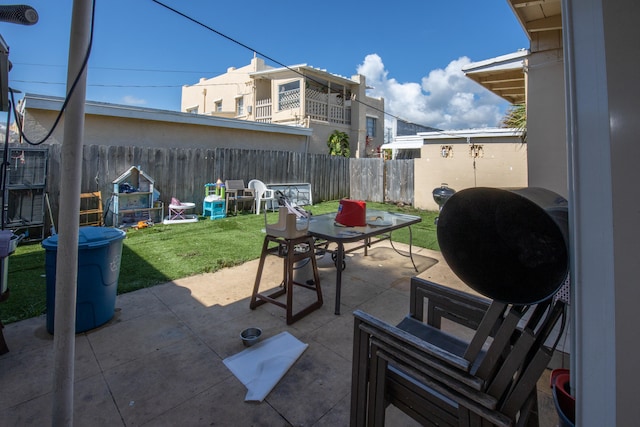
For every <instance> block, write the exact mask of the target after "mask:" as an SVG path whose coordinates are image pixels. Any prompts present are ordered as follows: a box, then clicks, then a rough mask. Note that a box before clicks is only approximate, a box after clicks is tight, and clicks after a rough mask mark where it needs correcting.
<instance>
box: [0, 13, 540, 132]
mask: <svg viewBox="0 0 640 427" xmlns="http://www.w3.org/2000/svg"><path fill="white" fill-rule="evenodd" d="M159 1H162V2H163V3H165V4H167V5H169V6H171V7H172V8H175V9H177V10H179V11H181V12H182V13H184V14H186V15H188V16H190V17H192V18H194V19H196V20H198V21H200V22H202V23H204V24H206V25H207V26H209V27H211V28H213V29H215V30H217V31H219V32H220V33H223V34H224V35H226V36H228V37H230V38H233V39H235V40H237V41H239V42H241V43H243V44H244V45H247V46H249V47H251V48H252V49H253V50H256V51H258V52H259V53H261V54H264V55H266V56H269V57H270V58H273V59H275V60H276V61H278V62H280V63H282V64H286V65H295V64H307V65H310V66H314V67H318V68H322V69H325V70H327V71H329V72H331V73H334V74H339V75H341V76H345V77H350V76H352V75H354V74H357V73H360V74H364V75H365V76H366V77H367V83H368V84H369V85H370V86H373V87H374V89H372V90H371V91H370V95H372V96H382V97H384V98H385V103H386V109H387V111H388V112H390V113H391V114H393V115H396V116H399V117H402V118H404V119H406V120H409V121H412V122H415V123H420V124H424V125H427V126H434V127H440V128H443V129H462V128H468V127H483V126H495V125H497V124H498V122H499V119H500V117H501V116H502V115H503V114H504V111H505V109H506V108H507V106H508V104H507V103H506V102H505V101H502V100H501V99H500V98H498V97H497V96H495V95H492V94H490V93H489V92H487V91H486V90H484V89H483V88H481V87H480V86H479V85H477V84H476V83H474V82H472V81H471V80H469V79H466V78H464V77H463V75H462V73H461V72H460V68H461V67H462V66H463V65H465V64H467V63H469V62H476V61H481V60H484V59H488V58H492V57H495V56H499V55H504V54H508V53H512V52H515V51H516V50H518V49H521V48H526V47H528V41H527V39H526V36H525V34H524V32H523V30H522V29H521V27H520V25H519V24H518V22H517V20H516V18H515V16H514V15H513V13H512V12H511V9H510V7H509V5H508V3H507V1H506V0H483V1H478V0H458V1H455V2H454V1H446V0H440V1H432V0H418V1H416V0H396V1H394V2H388V1H385V2H382V1H377V0H371V1H367V2H354V1H352V2H345V1H344V0H342V1H336V0H325V1H323V2H307V1H302V2H293V1H283V0H271V1H265V0H261V1H254V0H245V1H243V2H235V1H211V0H209V1H200V0H159ZM26 4H29V5H30V6H32V7H34V8H35V9H36V10H37V11H38V14H39V16H40V19H39V22H38V23H37V24H35V25H33V26H23V25H17V24H11V23H5V22H0V35H2V37H3V38H4V40H5V41H6V43H7V45H9V48H10V54H9V59H10V61H11V62H12V63H13V69H12V70H11V71H10V73H9V85H10V86H11V87H12V88H14V89H18V90H20V91H22V92H27V93H35V94H45V95H54V96H64V93H65V91H66V86H65V82H66V80H67V76H66V72H67V71H66V70H67V62H68V56H69V37H70V26H71V8H72V1H71V0H56V1H51V0H32V1H29V2H27V3H26ZM252 56H253V52H252V51H251V50H248V49H246V48H245V47H242V46H239V45H237V44H235V43H233V42H231V41H229V40H228V39H226V38H224V37H221V36H220V35H218V34H215V33H213V32H211V31H209V30H207V29H205V28H203V27H201V26H199V25H197V24H195V23H193V22H190V21H188V20H186V19H185V18H183V17H181V16H179V15H177V14H175V13H173V12H171V11H169V10H167V9H166V8H164V7H162V6H160V5H158V4H157V3H155V2H154V1H152V0H97V1H96V18H95V31H94V40H93V50H92V53H91V58H90V60H89V73H88V80H87V85H88V87H87V99H88V100H92V101H100V102H111V103H116V104H128V105H138V106H144V107H149V108H159V109H166V110H176V111H177V110H179V109H180V95H181V86H182V85H185V84H194V83H196V82H198V80H199V79H200V78H201V77H207V78H208V77H213V76H216V75H218V74H222V73H224V72H225V71H226V70H227V68H228V67H231V66H234V67H241V66H244V65H246V64H248V63H249V61H250V60H251V58H252ZM267 63H268V64H270V65H274V66H278V65H277V64H274V63H270V61H269V60H267Z"/></svg>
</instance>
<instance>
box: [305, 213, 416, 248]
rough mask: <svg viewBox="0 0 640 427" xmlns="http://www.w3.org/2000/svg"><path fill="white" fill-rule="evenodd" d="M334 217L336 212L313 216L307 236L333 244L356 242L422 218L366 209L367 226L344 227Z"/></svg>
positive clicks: (413, 222) (406, 225)
mask: <svg viewBox="0 0 640 427" xmlns="http://www.w3.org/2000/svg"><path fill="white" fill-rule="evenodd" d="M336 215H337V213H336V212H332V213H328V214H322V215H313V216H312V217H311V219H310V220H309V234H311V235H312V236H313V237H318V238H321V239H325V240H329V241H334V242H338V241H340V242H356V241H358V240H362V239H365V238H367V237H373V236H377V235H379V234H384V233H388V232H390V231H393V230H397V229H399V228H402V227H408V226H410V225H413V224H417V223H419V222H421V221H422V218H420V217H419V216H416V215H407V214H403V213H397V212H385V211H380V210H373V209H367V213H366V219H367V225H365V226H363V227H345V226H343V225H340V224H337V223H336V222H335V219H336Z"/></svg>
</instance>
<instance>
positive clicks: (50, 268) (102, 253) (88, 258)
mask: <svg viewBox="0 0 640 427" xmlns="http://www.w3.org/2000/svg"><path fill="white" fill-rule="evenodd" d="M124 237H125V232H124V231H122V230H119V229H117V228H109V227H80V230H79V235H78V286H77V293H76V298H77V299H76V333H79V332H84V331H87V330H89V329H93V328H97V327H98V326H100V325H103V324H105V323H106V322H108V321H109V320H111V318H112V317H113V314H114V311H115V305H116V294H117V291H118V277H119V275H120V259H121V257H122V240H124ZM42 247H43V248H44V249H45V251H46V252H45V271H46V276H47V331H49V333H50V334H53V325H54V312H55V289H56V260H57V252H58V236H57V235H54V236H51V237H48V238H47V239H45V240H44V241H43V242H42Z"/></svg>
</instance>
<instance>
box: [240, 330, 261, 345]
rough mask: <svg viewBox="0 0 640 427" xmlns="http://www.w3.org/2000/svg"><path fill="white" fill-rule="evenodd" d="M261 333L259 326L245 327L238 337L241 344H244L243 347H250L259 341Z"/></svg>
mask: <svg viewBox="0 0 640 427" xmlns="http://www.w3.org/2000/svg"><path fill="white" fill-rule="evenodd" d="M261 335H262V329H260V328H247V329H245V330H244V331H242V332H240V338H242V344H244V346H245V347H251V346H252V345H254V344H255V343H257V342H258V341H260V336H261Z"/></svg>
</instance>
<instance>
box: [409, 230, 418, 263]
mask: <svg viewBox="0 0 640 427" xmlns="http://www.w3.org/2000/svg"><path fill="white" fill-rule="evenodd" d="M408 228H409V258H411V264H413V269H414V270H416V273H417V272H418V267H416V263H415V261H414V260H413V252H412V250H411V249H412V248H413V232H412V231H411V226H409V227H408Z"/></svg>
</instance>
